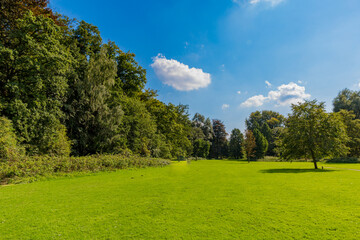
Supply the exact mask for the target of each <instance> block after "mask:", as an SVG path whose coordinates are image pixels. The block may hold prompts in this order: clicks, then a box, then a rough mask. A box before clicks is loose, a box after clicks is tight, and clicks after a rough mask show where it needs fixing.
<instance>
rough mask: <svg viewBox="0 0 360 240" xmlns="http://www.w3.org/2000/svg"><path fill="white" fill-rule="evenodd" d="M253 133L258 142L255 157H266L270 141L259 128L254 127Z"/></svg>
mask: <svg viewBox="0 0 360 240" xmlns="http://www.w3.org/2000/svg"><path fill="white" fill-rule="evenodd" d="M253 134H254V137H255V142H256V147H255V158H256V159H260V158H264V157H265V153H266V151H267V149H268V141H267V140H266V138H265V137H264V135H263V134H262V133H261V132H260V131H259V130H258V129H254V131H253Z"/></svg>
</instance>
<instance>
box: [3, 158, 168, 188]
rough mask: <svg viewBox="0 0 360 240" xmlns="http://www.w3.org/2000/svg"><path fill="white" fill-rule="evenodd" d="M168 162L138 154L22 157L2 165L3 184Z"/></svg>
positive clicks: (160, 164) (166, 163)
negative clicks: (64, 174)
mask: <svg viewBox="0 0 360 240" xmlns="http://www.w3.org/2000/svg"><path fill="white" fill-rule="evenodd" d="M168 164H170V162H169V161H168V160H164V159H160V158H156V159H154V158H143V157H138V156H136V155H93V156H85V157H51V156H37V157H21V159H17V160H16V161H8V162H0V181H1V182H3V183H7V182H14V181H15V182H21V181H22V179H24V181H27V180H31V179H32V180H36V179H37V178H39V177H43V176H51V175H55V174H63V173H74V172H99V171H112V170H116V169H126V168H144V167H154V166H166V165H168Z"/></svg>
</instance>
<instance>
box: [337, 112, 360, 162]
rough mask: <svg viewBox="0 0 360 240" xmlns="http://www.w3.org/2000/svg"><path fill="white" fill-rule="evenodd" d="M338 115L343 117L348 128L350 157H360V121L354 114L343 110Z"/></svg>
mask: <svg viewBox="0 0 360 240" xmlns="http://www.w3.org/2000/svg"><path fill="white" fill-rule="evenodd" d="M338 114H339V115H340V116H341V118H342V121H343V123H344V124H345V127H346V134H347V136H348V137H349V142H348V143H347V144H346V146H347V147H348V148H349V154H348V156H349V157H359V156H360V119H356V118H355V114H353V112H352V111H351V112H349V111H347V110H344V109H341V110H340V111H339V112H338Z"/></svg>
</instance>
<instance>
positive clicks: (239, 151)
mask: <svg viewBox="0 0 360 240" xmlns="http://www.w3.org/2000/svg"><path fill="white" fill-rule="evenodd" d="M229 155H230V156H231V157H233V158H236V159H241V158H244V135H243V134H242V133H241V131H240V130H239V129H237V128H234V129H233V130H232V131H231V135H230V141H229Z"/></svg>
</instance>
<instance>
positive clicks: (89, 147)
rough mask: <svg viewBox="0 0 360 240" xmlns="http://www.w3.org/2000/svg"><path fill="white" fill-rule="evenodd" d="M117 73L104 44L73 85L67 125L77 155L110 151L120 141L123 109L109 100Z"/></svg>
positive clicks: (93, 55) (67, 108)
mask: <svg viewBox="0 0 360 240" xmlns="http://www.w3.org/2000/svg"><path fill="white" fill-rule="evenodd" d="M80 76H81V75H80ZM115 76H116V63H115V62H114V61H113V60H112V59H111V58H109V57H108V55H107V52H106V49H105V48H102V49H101V50H100V52H99V53H97V54H92V56H91V57H90V60H89V63H88V64H87V66H86V69H85V72H84V75H83V76H82V77H83V78H80V79H77V81H74V82H73V85H72V86H71V92H69V94H70V95H69V100H68V102H67V104H66V106H65V111H66V113H67V116H68V119H67V121H66V122H67V124H66V125H67V127H68V132H69V136H70V138H71V140H72V141H73V142H74V146H73V151H74V153H75V154H76V155H87V154H95V153H104V152H105V153H106V152H111V151H113V149H114V148H115V147H116V146H117V145H118V144H119V141H120V138H121V137H120V135H119V133H118V129H119V126H120V124H121V119H122V116H123V111H122V110H121V108H120V106H119V105H117V106H116V105H115V106H111V105H110V104H109V100H110V98H111V91H110V90H111V88H112V86H113V85H114V84H115Z"/></svg>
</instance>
